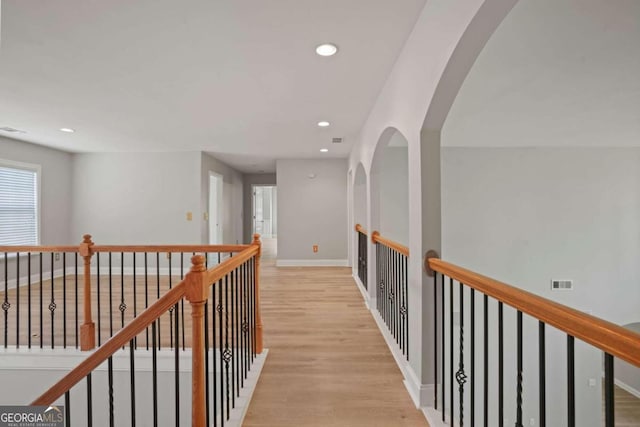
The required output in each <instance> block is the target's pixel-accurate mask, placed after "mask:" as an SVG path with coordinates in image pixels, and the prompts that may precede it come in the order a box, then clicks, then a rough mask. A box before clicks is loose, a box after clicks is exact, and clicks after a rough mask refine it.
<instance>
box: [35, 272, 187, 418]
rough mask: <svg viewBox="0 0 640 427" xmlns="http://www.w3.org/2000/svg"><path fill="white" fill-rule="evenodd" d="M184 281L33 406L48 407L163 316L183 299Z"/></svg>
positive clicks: (39, 398) (56, 384) (119, 332)
mask: <svg viewBox="0 0 640 427" xmlns="http://www.w3.org/2000/svg"><path fill="white" fill-rule="evenodd" d="M186 283H187V282H186V280H183V281H182V282H180V283H179V284H177V285H176V286H174V287H173V288H172V289H170V290H169V291H167V293H166V294H164V295H163V296H162V297H161V298H160V299H158V300H157V301H156V302H154V303H153V304H151V305H150V306H149V307H148V308H146V309H145V310H144V311H143V312H142V313H140V314H139V315H138V317H136V318H135V319H133V321H131V323H129V324H128V325H127V326H125V327H124V328H122V329H121V330H120V331H118V333H116V334H115V335H114V336H113V337H111V338H110V339H109V340H108V341H107V342H105V343H104V344H103V345H102V346H100V347H99V348H98V349H97V350H96V351H94V352H93V353H91V354H90V355H89V356H88V357H87V358H86V359H85V360H83V361H82V362H81V363H80V364H79V365H78V366H76V367H75V368H74V369H73V370H71V372H69V373H68V374H67V375H65V376H64V377H63V378H62V379H61V380H60V381H58V382H57V383H55V384H54V385H53V386H52V387H51V388H50V389H49V390H47V391H46V392H44V393H43V394H42V395H41V396H40V397H38V398H37V399H36V400H34V401H33V402H32V403H31V404H32V405H40V406H48V405H51V404H52V403H53V402H54V401H55V400H56V399H58V398H59V397H60V396H62V395H63V394H64V393H66V392H67V391H69V389H71V387H73V386H74V385H76V384H77V383H78V382H79V381H80V380H82V379H83V378H85V377H86V376H87V375H89V374H90V373H91V371H93V370H94V369H95V368H97V367H98V366H99V365H100V364H102V363H103V362H104V361H105V360H107V359H108V358H109V357H110V356H112V355H113V354H114V353H115V352H116V351H118V350H119V349H120V348H122V347H123V346H124V345H125V344H127V343H128V342H129V341H131V340H132V339H133V338H134V337H135V336H136V335H138V334H139V333H140V332H142V331H144V329H145V328H146V327H147V326H149V325H150V324H151V323H152V322H154V321H155V320H156V319H158V318H159V317H160V316H161V315H163V314H164V313H165V312H166V311H167V310H169V309H170V308H171V307H173V306H174V305H175V304H176V303H177V302H178V301H180V300H181V299H182V297H183V296H184V294H185V291H186V286H187V285H186Z"/></svg>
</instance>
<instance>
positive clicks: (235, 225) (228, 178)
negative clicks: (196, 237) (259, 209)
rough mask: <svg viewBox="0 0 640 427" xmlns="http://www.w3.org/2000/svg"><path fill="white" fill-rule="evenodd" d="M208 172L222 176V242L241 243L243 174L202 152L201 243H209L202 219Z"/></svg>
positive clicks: (207, 208) (206, 204) (206, 197)
mask: <svg viewBox="0 0 640 427" xmlns="http://www.w3.org/2000/svg"><path fill="white" fill-rule="evenodd" d="M209 172H214V173H217V174H218V175H221V176H222V181H223V185H222V199H223V207H222V239H223V241H222V243H225V244H239V243H243V230H242V215H243V201H242V200H243V199H242V192H243V185H244V180H243V175H242V174H241V173H240V172H238V171H237V170H235V169H233V168H232V167H230V166H228V165H227V164H226V163H223V162H221V161H220V160H218V159H216V158H214V157H212V156H211V155H209V154H206V153H202V160H201V181H200V215H199V216H198V220H199V221H200V224H201V229H200V233H201V235H200V239H201V243H209V224H208V221H205V220H204V212H208V211H209Z"/></svg>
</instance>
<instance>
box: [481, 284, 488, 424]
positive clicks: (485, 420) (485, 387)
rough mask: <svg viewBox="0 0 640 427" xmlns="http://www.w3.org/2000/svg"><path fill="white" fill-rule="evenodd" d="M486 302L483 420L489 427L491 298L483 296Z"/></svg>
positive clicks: (484, 314) (484, 313)
mask: <svg viewBox="0 0 640 427" xmlns="http://www.w3.org/2000/svg"><path fill="white" fill-rule="evenodd" d="M483 301H484V312H483V313H482V314H483V316H484V320H483V325H484V334H483V337H482V338H483V340H484V358H483V361H484V366H483V377H484V378H483V385H484V389H483V418H484V427H488V426H489V296H488V295H486V294H485V295H484V296H483Z"/></svg>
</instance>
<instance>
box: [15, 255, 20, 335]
mask: <svg viewBox="0 0 640 427" xmlns="http://www.w3.org/2000/svg"><path fill="white" fill-rule="evenodd" d="M16 348H20V252H16Z"/></svg>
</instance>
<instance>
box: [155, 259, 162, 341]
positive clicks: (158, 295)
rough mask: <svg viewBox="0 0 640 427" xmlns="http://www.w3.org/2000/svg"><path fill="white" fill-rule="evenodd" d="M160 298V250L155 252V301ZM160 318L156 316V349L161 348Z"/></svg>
mask: <svg viewBox="0 0 640 427" xmlns="http://www.w3.org/2000/svg"><path fill="white" fill-rule="evenodd" d="M159 299H160V252H156V301H157V300H159ZM161 323H162V322H160V318H158V350H160V349H161V348H162V334H161V333H160V325H161Z"/></svg>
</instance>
